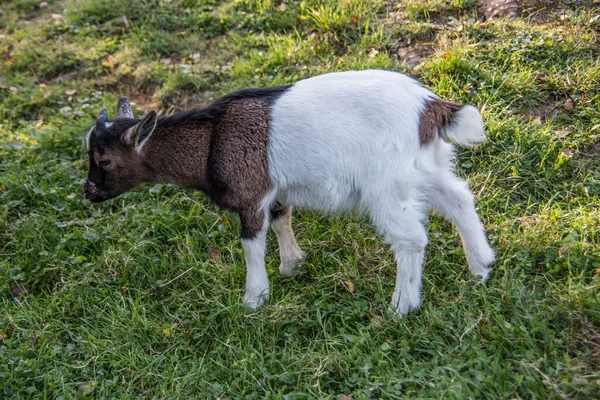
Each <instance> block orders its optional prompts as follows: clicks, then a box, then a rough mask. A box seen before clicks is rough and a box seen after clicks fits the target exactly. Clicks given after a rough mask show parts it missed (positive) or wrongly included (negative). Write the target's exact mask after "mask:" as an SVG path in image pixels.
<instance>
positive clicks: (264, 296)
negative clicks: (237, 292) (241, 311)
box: [243, 289, 269, 311]
mask: <svg viewBox="0 0 600 400" xmlns="http://www.w3.org/2000/svg"><path fill="white" fill-rule="evenodd" d="M267 300H269V290H268V289H266V290H250V289H248V290H246V293H244V298H243V301H244V305H245V306H246V307H247V308H248V309H250V310H251V311H254V310H256V309H257V308H258V307H260V306H262V305H263V304H264V303H265V301H267Z"/></svg>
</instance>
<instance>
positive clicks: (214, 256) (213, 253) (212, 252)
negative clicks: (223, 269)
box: [208, 246, 221, 261]
mask: <svg viewBox="0 0 600 400" xmlns="http://www.w3.org/2000/svg"><path fill="white" fill-rule="evenodd" d="M208 257H209V258H210V259H211V260H214V261H219V260H220V259H221V249H219V248H218V247H213V246H210V247H209V248H208Z"/></svg>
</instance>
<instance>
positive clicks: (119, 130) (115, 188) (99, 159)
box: [84, 97, 157, 203]
mask: <svg viewBox="0 0 600 400" xmlns="http://www.w3.org/2000/svg"><path fill="white" fill-rule="evenodd" d="M156 119H157V116H156V113H155V112H154V111H151V112H150V113H149V114H148V115H147V116H146V117H145V118H144V119H142V120H140V119H136V118H134V117H133V112H132V111H131V106H130V105H129V102H128V101H127V99H126V98H125V97H121V98H120V99H119V104H118V106H117V118H116V119H114V120H109V119H108V115H107V113H106V109H105V108H103V109H102V111H100V114H99V115H98V119H97V120H96V123H95V124H94V125H93V126H92V127H91V128H90V130H89V131H88V133H87V136H86V139H85V142H86V147H87V151H88V154H89V157H90V169H89V173H88V178H87V180H86V182H85V185H84V190H85V196H86V198H87V199H88V200H90V201H92V202H95V203H98V202H102V201H105V200H108V199H112V198H114V197H117V196H119V195H121V194H123V193H125V192H126V191H128V190H131V189H133V188H134V187H136V186H138V185H139V184H141V183H142V182H144V181H147V180H148V179H149V177H150V175H151V174H150V172H151V171H150V170H149V168H148V166H147V165H146V163H145V162H144V152H143V150H144V145H145V144H146V142H147V141H148V139H149V138H150V136H151V135H152V132H153V131H154V129H155V128H156Z"/></svg>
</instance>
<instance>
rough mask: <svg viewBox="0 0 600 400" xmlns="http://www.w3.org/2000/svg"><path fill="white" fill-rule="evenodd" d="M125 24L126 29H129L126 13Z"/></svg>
mask: <svg viewBox="0 0 600 400" xmlns="http://www.w3.org/2000/svg"><path fill="white" fill-rule="evenodd" d="M123 25H125V28H126V29H129V20H128V19H127V17H126V16H124V15H123Z"/></svg>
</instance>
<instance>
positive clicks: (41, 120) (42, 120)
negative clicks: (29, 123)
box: [35, 118, 44, 127]
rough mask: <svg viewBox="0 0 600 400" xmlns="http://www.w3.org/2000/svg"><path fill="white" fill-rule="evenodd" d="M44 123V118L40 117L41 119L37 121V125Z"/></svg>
mask: <svg viewBox="0 0 600 400" xmlns="http://www.w3.org/2000/svg"><path fill="white" fill-rule="evenodd" d="M42 125H44V118H40V119H39V121H38V122H36V123H35V126H36V127H40V126H42Z"/></svg>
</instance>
